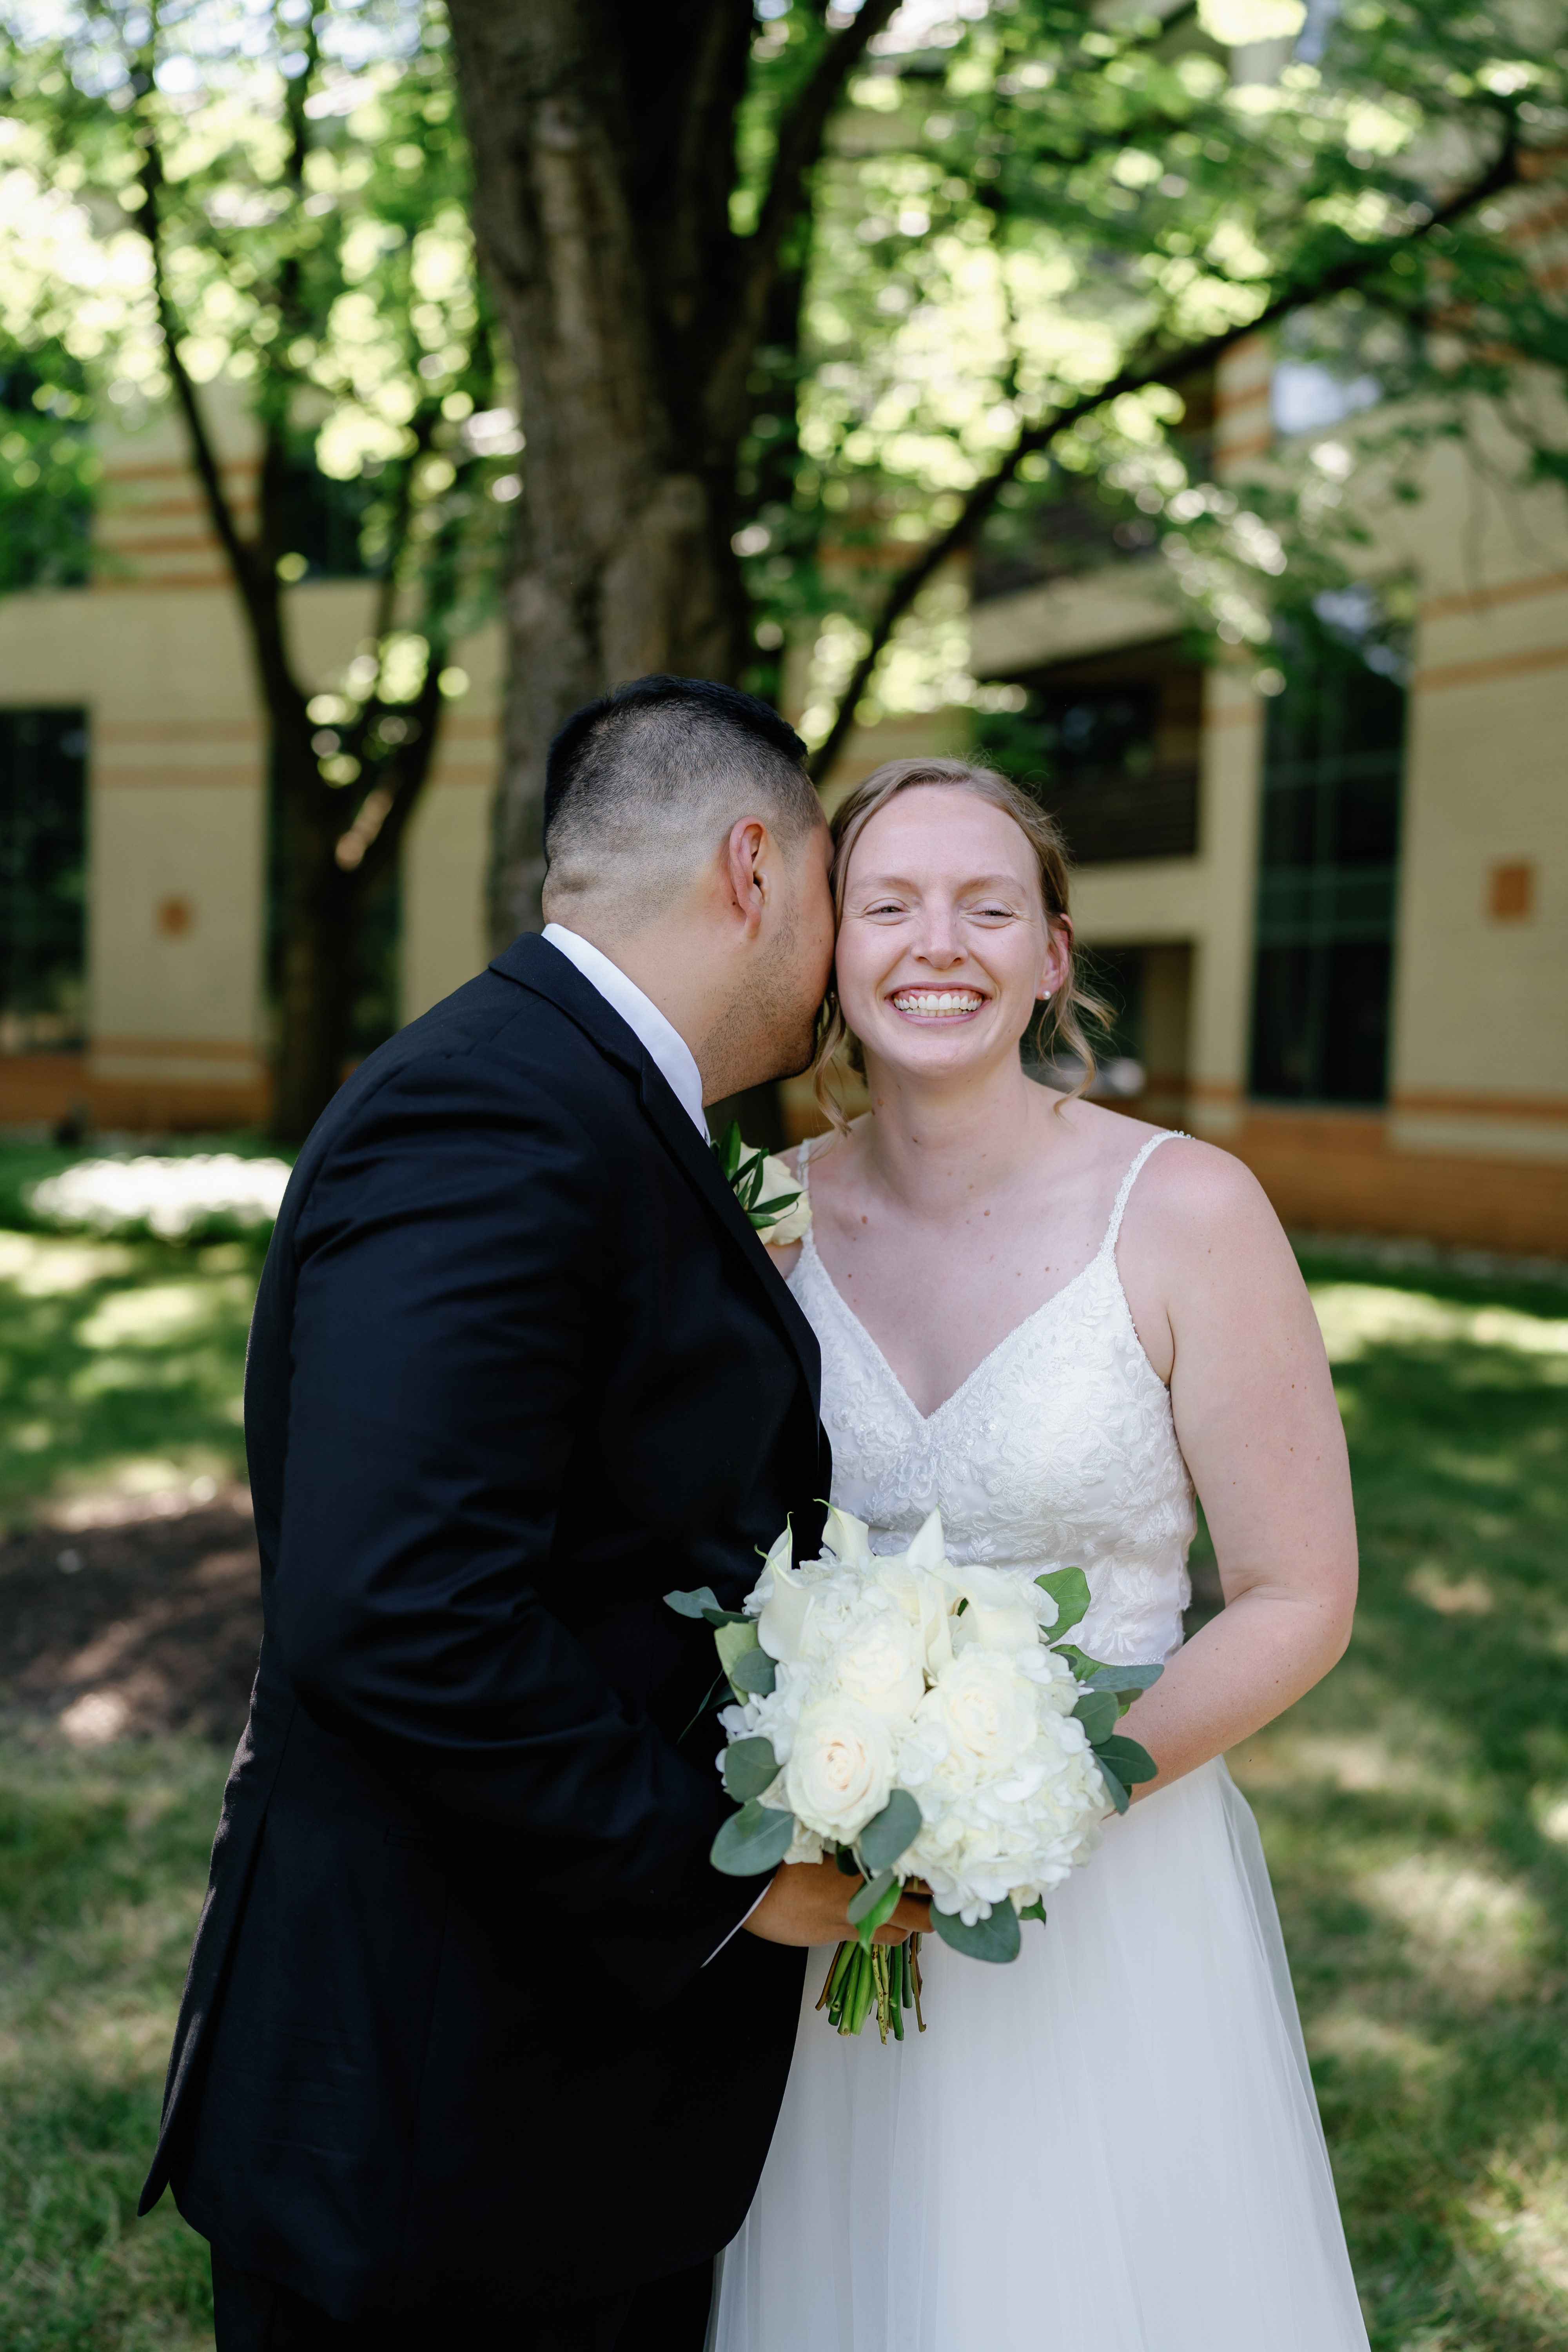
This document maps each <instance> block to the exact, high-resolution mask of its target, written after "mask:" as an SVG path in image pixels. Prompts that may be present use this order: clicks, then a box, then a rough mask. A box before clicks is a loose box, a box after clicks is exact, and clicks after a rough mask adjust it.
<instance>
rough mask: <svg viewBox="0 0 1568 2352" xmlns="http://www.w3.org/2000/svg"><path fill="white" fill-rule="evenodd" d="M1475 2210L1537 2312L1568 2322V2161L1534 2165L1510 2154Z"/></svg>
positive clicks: (1495, 2168) (1503, 2157)
mask: <svg viewBox="0 0 1568 2352" xmlns="http://www.w3.org/2000/svg"><path fill="white" fill-rule="evenodd" d="M1470 2211H1471V2212H1472V2213H1473V2214H1474V2216H1475V2218H1476V2220H1477V2221H1479V2222H1481V2223H1482V2224H1483V2225H1484V2227H1485V2228H1486V2230H1487V2231H1489V2234H1490V2236H1491V2239H1492V2241H1493V2243H1494V2245H1495V2247H1496V2250H1497V2252H1499V2254H1500V2255H1501V2257H1502V2260H1503V2263H1504V2264H1505V2266H1506V2268H1507V2270H1508V2272H1509V2273H1510V2278H1511V2281H1512V2283H1513V2284H1515V2285H1516V2286H1518V2287H1520V2288H1522V2289H1523V2291H1524V2294H1525V2296H1526V2298H1527V2299H1528V2301H1529V2303H1530V2304H1531V2305H1533V2306H1534V2307H1535V2310H1536V2311H1537V2313H1541V2315H1543V2316H1544V2315H1549V2316H1550V2317H1552V2318H1553V2319H1556V2320H1558V2321H1560V2322H1561V2321H1568V2164H1565V2163H1564V2162H1563V2160H1562V2158H1547V2159H1546V2160H1545V2161H1543V2162H1542V2163H1541V2164H1540V2165H1539V2166H1531V2165H1528V2164H1525V2163H1521V2160H1520V2158H1518V2156H1517V2155H1515V2154H1513V2153H1511V2152H1509V2153H1505V2154H1503V2155H1501V2156H1500V2158H1499V2160H1498V2162H1497V2163H1496V2164H1495V2165H1494V2166H1493V2168H1492V2177H1491V2186H1490V2189H1489V2192H1488V2193H1487V2194H1486V2195H1485V2196H1483V2197H1479V2198H1478V2199H1477V2200H1475V2202H1474V2203H1473V2204H1472V2205H1471V2207H1470ZM1542 2305H1545V2311H1544V2313H1542V2312H1541V2307H1542Z"/></svg>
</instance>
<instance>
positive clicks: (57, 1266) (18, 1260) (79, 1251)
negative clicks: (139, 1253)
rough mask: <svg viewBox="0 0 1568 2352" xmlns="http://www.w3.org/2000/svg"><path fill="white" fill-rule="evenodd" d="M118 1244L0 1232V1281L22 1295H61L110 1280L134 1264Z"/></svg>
mask: <svg viewBox="0 0 1568 2352" xmlns="http://www.w3.org/2000/svg"><path fill="white" fill-rule="evenodd" d="M135 1263H136V1260H135V1257H134V1255H132V1252H131V1251H130V1250H128V1249H125V1248H123V1247H122V1246H121V1244H119V1243H104V1242H52V1241H40V1240H38V1239H37V1236H36V1235H34V1234H8V1233H0V1282H8V1283H11V1284H12V1285H13V1286H15V1288H16V1290H17V1291H19V1292H20V1294H21V1296H22V1297H24V1298H63V1297H69V1295H70V1294H71V1292H72V1291H76V1290H86V1289H87V1288H88V1287H89V1286H90V1285H91V1284H92V1283H95V1282H112V1281H114V1280H116V1279H117V1278H118V1277H119V1276H122V1275H127V1274H130V1273H131V1272H132V1269H133V1268H134V1266H135Z"/></svg>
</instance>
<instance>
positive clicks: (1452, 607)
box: [1421, 572, 1568, 621]
mask: <svg viewBox="0 0 1568 2352" xmlns="http://www.w3.org/2000/svg"><path fill="white" fill-rule="evenodd" d="M1564 590H1568V572H1540V573H1538V574H1537V576H1536V577H1535V578H1534V579H1532V580H1503V581H1500V582H1499V583H1498V585H1497V586H1496V587H1495V588H1477V589H1474V590H1472V591H1471V592H1470V593H1468V594H1466V595H1462V596H1434V597H1433V598H1432V599H1431V601H1430V603H1428V604H1423V605H1422V607H1421V618H1422V619H1423V620H1424V621H1440V620H1444V619H1446V618H1447V616H1448V615H1449V614H1466V613H1484V612H1486V611H1487V610H1488V609H1489V607H1490V606H1491V605H1493V604H1519V603H1521V601H1522V600H1523V599H1524V598H1526V597H1529V596H1555V595H1560V594H1561V593H1563V591H1564Z"/></svg>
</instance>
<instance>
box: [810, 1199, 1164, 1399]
mask: <svg viewBox="0 0 1568 2352" xmlns="http://www.w3.org/2000/svg"><path fill="white" fill-rule="evenodd" d="M1110 1247H1111V1239H1110V1235H1109V1234H1108V1235H1107V1237H1106V1239H1105V1240H1104V1241H1103V1242H1101V1244H1100V1247H1099V1248H1098V1249H1097V1250H1096V1252H1095V1254H1094V1255H1093V1256H1092V1257H1091V1258H1090V1259H1089V1264H1088V1265H1080V1266H1079V1270H1078V1272H1077V1273H1076V1274H1075V1275H1074V1276H1073V1278H1072V1280H1071V1281H1070V1282H1064V1283H1063V1285H1062V1286H1061V1288H1060V1289H1059V1290H1053V1291H1052V1293H1051V1295H1050V1297H1048V1298H1045V1299H1042V1300H1041V1302H1040V1304H1039V1305H1038V1307H1034V1308H1033V1309H1032V1310H1031V1311H1030V1313H1028V1314H1027V1315H1026V1316H1025V1317H1024V1318H1023V1319H1022V1321H1020V1322H1017V1323H1015V1324H1014V1325H1013V1327H1012V1328H1011V1330H1008V1331H1004V1332H1003V1334H1002V1337H1001V1338H1000V1339H998V1340H997V1342H996V1345H995V1346H994V1348H990V1349H987V1350H986V1352H985V1354H984V1356H982V1357H981V1359H980V1361H979V1362H978V1363H977V1364H975V1365H974V1366H973V1367H972V1369H971V1370H969V1371H967V1372H965V1374H964V1376H963V1379H962V1380H961V1381H959V1383H958V1386H957V1387H956V1388H955V1389H954V1390H952V1392H951V1394H949V1395H947V1396H944V1397H943V1399H942V1402H941V1403H940V1404H936V1405H933V1406H932V1407H931V1411H930V1412H921V1409H920V1407H919V1405H918V1404H917V1403H916V1402H915V1401H914V1399H913V1397H912V1396H911V1395H910V1392H909V1391H908V1389H907V1388H906V1387H905V1386H904V1384H903V1382H902V1381H901V1380H900V1378H899V1376H898V1374H897V1372H896V1371H894V1370H893V1368H892V1365H891V1364H890V1363H889V1361H888V1359H887V1357H886V1355H885V1354H884V1353H883V1351H882V1349H881V1347H880V1345H879V1342H878V1341H877V1340H876V1339H873V1338H872V1336H871V1334H870V1332H869V1331H868V1329H867V1328H866V1326H865V1324H864V1323H862V1322H861V1320H860V1318H859V1317H858V1315H857V1314H856V1312H855V1309H854V1308H853V1307H851V1306H850V1304H849V1301H848V1300H847V1298H846V1297H845V1296H844V1294H843V1292H842V1291H841V1290H840V1289H839V1287H838V1285H837V1283H836V1282H835V1281H834V1279H833V1276H831V1275H830V1274H829V1273H828V1271H827V1268H826V1265H825V1264H824V1262H823V1256H822V1252H821V1251H820V1250H819V1249H818V1248H817V1246H816V1234H815V1233H814V1232H813V1231H812V1229H811V1227H810V1226H809V1225H808V1226H807V1227H806V1229H805V1237H804V1239H803V1242H802V1245H801V1257H802V1260H803V1261H804V1259H805V1253H806V1251H807V1250H809V1251H810V1252H811V1255H812V1256H813V1257H814V1258H815V1260H816V1264H817V1266H818V1267H819V1269H820V1271H821V1274H822V1279H823V1281H824V1282H825V1283H826V1285H827V1288H828V1293H829V1295H830V1297H832V1299H833V1302H834V1304H835V1305H836V1306H837V1307H838V1308H839V1310H840V1311H841V1313H843V1314H844V1315H846V1316H847V1318H848V1319H849V1321H850V1322H851V1323H853V1325H854V1326H855V1328H856V1329H857V1331H858V1332H859V1334H860V1337H861V1338H862V1339H864V1340H865V1342H866V1345H867V1346H868V1348H869V1349H870V1350H871V1353H872V1354H873V1355H874V1356H875V1357H876V1359H877V1361H878V1363H879V1364H880V1366H881V1368H882V1370H884V1371H885V1372H886V1373H887V1375H888V1378H889V1381H891V1382H892V1384H893V1387H894V1388H895V1389H896V1390H897V1391H898V1393H899V1396H900V1398H901V1399H902V1401H903V1402H904V1403H905V1404H906V1405H908V1407H909V1409H910V1412H911V1413H913V1415H914V1417H915V1419H916V1421H917V1422H918V1423H920V1425H921V1428H922V1429H929V1428H931V1425H932V1423H935V1422H937V1421H940V1420H941V1418H942V1414H943V1413H944V1412H946V1411H947V1409H948V1407H949V1405H950V1404H956V1403H957V1402H958V1400H959V1398H960V1397H961V1396H962V1395H963V1392H964V1391H965V1390H966V1389H968V1388H971V1387H973V1383H974V1382H975V1381H977V1380H978V1379H979V1378H980V1375H981V1373H982V1372H983V1371H984V1370H985V1369H986V1367H987V1365H989V1364H992V1363H994V1361H995V1360H996V1358H997V1357H998V1356H999V1355H1000V1354H1001V1353H1002V1350H1003V1349H1004V1348H1006V1347H1010V1346H1011V1344H1012V1342H1013V1341H1014V1340H1015V1339H1016V1338H1017V1337H1018V1335H1019V1333H1020V1332H1021V1331H1026V1330H1027V1329H1028V1328H1029V1326H1030V1324H1031V1323H1037V1322H1038V1321H1039V1319H1040V1318H1041V1316H1042V1315H1048V1314H1049V1312H1050V1310H1051V1308H1052V1307H1055V1306H1056V1304H1057V1303H1058V1300H1059V1299H1063V1298H1066V1297H1068V1293H1069V1292H1071V1291H1074V1290H1076V1289H1077V1288H1078V1286H1079V1283H1080V1282H1087V1281H1088V1279H1089V1276H1090V1275H1091V1274H1092V1273H1093V1272H1094V1270H1095V1268H1096V1266H1097V1265H1099V1264H1100V1260H1101V1258H1103V1257H1104V1256H1105V1255H1107V1253H1108V1251H1109V1250H1110ZM1155 1377H1156V1378H1158V1374H1156V1376H1155Z"/></svg>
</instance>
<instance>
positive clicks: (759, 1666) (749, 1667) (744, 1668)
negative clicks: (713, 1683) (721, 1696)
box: [729, 1650, 778, 1698]
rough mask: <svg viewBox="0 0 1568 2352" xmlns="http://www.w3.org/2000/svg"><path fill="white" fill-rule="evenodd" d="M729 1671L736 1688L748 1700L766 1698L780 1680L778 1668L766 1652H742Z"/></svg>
mask: <svg viewBox="0 0 1568 2352" xmlns="http://www.w3.org/2000/svg"><path fill="white" fill-rule="evenodd" d="M729 1671H730V1680H731V1684H732V1685H733V1686H734V1688H735V1689H736V1690H738V1691H744V1692H745V1694H746V1696H747V1697H748V1698H766V1696H767V1695H768V1693H769V1692H770V1691H771V1690H772V1689H773V1685H774V1683H775V1682H776V1681H777V1679H778V1668H777V1666H776V1665H775V1664H774V1663H773V1659H772V1658H770V1657H769V1655H768V1654H767V1652H766V1651H765V1650H742V1653H741V1654H740V1656H739V1657H738V1658H737V1659H736V1661H735V1663H734V1664H733V1665H732V1666H731V1668H730V1670H729Z"/></svg>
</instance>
